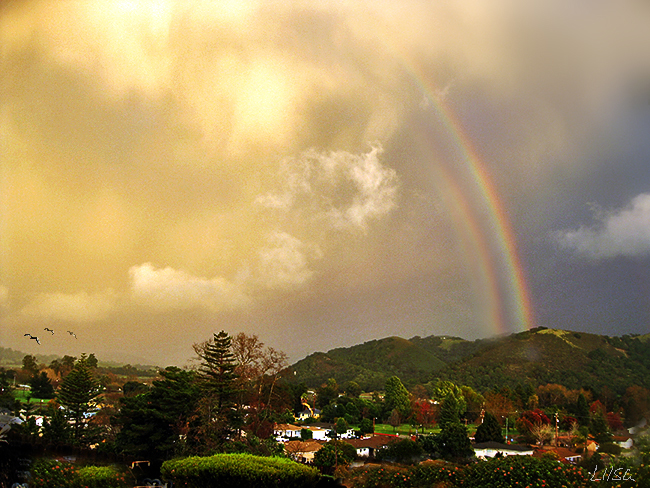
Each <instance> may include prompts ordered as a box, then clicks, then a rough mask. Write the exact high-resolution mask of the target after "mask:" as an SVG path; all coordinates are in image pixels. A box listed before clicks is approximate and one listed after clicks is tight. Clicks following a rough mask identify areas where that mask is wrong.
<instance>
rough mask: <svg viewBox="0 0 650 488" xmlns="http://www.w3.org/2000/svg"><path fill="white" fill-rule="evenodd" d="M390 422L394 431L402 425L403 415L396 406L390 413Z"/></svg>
mask: <svg viewBox="0 0 650 488" xmlns="http://www.w3.org/2000/svg"><path fill="white" fill-rule="evenodd" d="M388 423H389V424H390V425H391V426H392V427H393V432H395V431H396V430H397V428H398V427H399V426H400V425H402V417H401V415H400V414H399V410H397V409H396V408H395V409H393V411H392V412H391V413H390V417H388Z"/></svg>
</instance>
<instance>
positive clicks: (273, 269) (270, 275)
mask: <svg viewBox="0 0 650 488" xmlns="http://www.w3.org/2000/svg"><path fill="white" fill-rule="evenodd" d="M269 241H270V246H267V247H264V248H262V249H260V251H259V253H258V256H259V268H258V281H259V283H260V284H261V285H262V286H264V287H266V288H280V289H282V288H294V287H297V286H300V285H303V284H305V283H306V282H307V281H309V279H310V278H311V276H312V274H313V273H312V271H311V270H310V269H309V266H308V254H307V253H309V251H310V250H309V248H308V246H306V245H305V244H303V243H302V242H301V241H300V240H299V239H297V238H295V237H293V236H291V235H289V234H287V233H285V232H274V233H273V234H271V235H270V237H269ZM311 254H312V255H314V256H316V257H319V256H320V253H319V251H318V249H316V250H314V251H312V252H311Z"/></svg>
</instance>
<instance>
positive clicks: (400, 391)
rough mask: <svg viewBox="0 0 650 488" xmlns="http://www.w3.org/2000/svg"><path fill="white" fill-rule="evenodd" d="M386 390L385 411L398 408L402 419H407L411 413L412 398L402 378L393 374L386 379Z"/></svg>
mask: <svg viewBox="0 0 650 488" xmlns="http://www.w3.org/2000/svg"><path fill="white" fill-rule="evenodd" d="M385 391H386V394H385V396H384V409H385V411H386V412H392V411H393V410H397V411H398V412H399V415H400V417H401V418H402V419H407V418H408V417H409V415H410V414H411V398H410V395H409V392H408V390H407V389H406V387H405V386H404V384H403V383H402V380H400V379H399V378H398V377H397V376H391V377H390V378H388V380H386V386H385Z"/></svg>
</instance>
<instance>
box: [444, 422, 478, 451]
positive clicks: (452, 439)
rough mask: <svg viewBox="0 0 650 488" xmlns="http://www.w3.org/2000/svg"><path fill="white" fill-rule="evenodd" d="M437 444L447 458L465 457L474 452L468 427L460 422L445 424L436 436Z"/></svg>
mask: <svg viewBox="0 0 650 488" xmlns="http://www.w3.org/2000/svg"><path fill="white" fill-rule="evenodd" d="M436 444H437V446H438V449H439V450H440V454H441V456H442V457H443V458H445V459H463V458H467V457H470V456H472V455H473V454H474V450H473V449H472V444H471V442H470V440H469V436H468V435H467V427H465V426H464V425H462V424H461V423H460V422H455V423H453V422H452V423H448V424H447V425H445V426H444V427H443V428H442V430H441V431H440V433H439V434H438V435H437V436H436Z"/></svg>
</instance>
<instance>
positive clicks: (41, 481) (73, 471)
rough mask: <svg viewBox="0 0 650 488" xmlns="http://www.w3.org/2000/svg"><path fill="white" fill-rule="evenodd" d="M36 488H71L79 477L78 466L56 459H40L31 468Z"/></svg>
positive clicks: (32, 484) (33, 485)
mask: <svg viewBox="0 0 650 488" xmlns="http://www.w3.org/2000/svg"><path fill="white" fill-rule="evenodd" d="M31 473H32V483H31V484H30V486H32V487H34V488H70V487H71V486H72V483H73V482H74V480H75V479H76V477H77V468H76V467H75V466H73V465H72V464H70V463H64V462H62V461H57V460H55V459H39V460H37V461H36V462H35V463H34V464H33V465H32V469H31Z"/></svg>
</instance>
